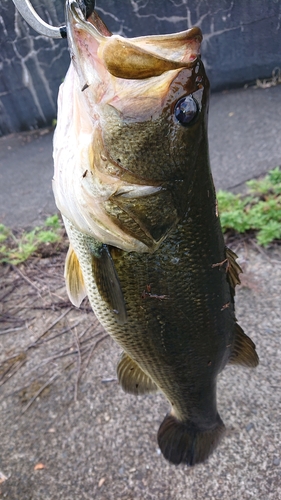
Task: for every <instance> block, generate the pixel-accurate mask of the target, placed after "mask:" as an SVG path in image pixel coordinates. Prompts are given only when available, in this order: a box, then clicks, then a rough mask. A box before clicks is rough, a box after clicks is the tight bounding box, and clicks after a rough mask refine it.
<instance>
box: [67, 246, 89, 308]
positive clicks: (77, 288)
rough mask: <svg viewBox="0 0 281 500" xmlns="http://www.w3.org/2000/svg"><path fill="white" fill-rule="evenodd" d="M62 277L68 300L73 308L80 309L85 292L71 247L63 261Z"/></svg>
mask: <svg viewBox="0 0 281 500" xmlns="http://www.w3.org/2000/svg"><path fill="white" fill-rule="evenodd" d="M64 277H65V284H66V291H67V294H68V297H69V300H70V301H71V302H72V304H73V305H74V306H76V307H80V305H81V302H82V300H83V299H84V298H85V297H86V295H87V291H86V287H85V283H84V278H83V274H82V271H81V267H80V264H79V261H78V257H77V255H76V253H75V252H74V250H73V248H72V246H71V245H70V246H69V249H68V252H67V255H66V259H65V266H64Z"/></svg>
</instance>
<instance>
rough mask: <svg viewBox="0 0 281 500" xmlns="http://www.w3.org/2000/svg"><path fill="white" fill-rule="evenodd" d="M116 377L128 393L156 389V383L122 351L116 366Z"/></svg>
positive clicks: (143, 392) (139, 392)
mask: <svg viewBox="0 0 281 500" xmlns="http://www.w3.org/2000/svg"><path fill="white" fill-rule="evenodd" d="M117 377H118V380H119V384H120V385H121V387H122V389H123V391H125V392H128V393H129V394H135V395H136V396H138V395H139V394H147V393H149V392H155V391H157V390H158V387H157V385H156V384H155V383H154V382H153V380H151V378H150V377H149V376H148V375H146V373H144V372H143V371H142V369H141V368H140V367H139V365H138V364H137V363H136V362H135V361H133V360H132V358H130V356H128V354H126V353H123V354H122V357H121V359H120V361H119V363H118V366H117Z"/></svg>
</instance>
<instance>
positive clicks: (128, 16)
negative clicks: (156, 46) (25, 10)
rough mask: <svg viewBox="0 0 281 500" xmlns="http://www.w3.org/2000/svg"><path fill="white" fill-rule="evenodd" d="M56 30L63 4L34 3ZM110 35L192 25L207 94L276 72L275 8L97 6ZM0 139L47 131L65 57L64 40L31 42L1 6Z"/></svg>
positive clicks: (176, 2) (252, 4)
mask: <svg viewBox="0 0 281 500" xmlns="http://www.w3.org/2000/svg"><path fill="white" fill-rule="evenodd" d="M32 4H33V6H34V8H35V9H36V10H37V12H38V14H39V15H40V16H41V17H42V18H43V19H44V20H45V21H47V22H49V23H50V24H54V25H59V24H62V23H63V21H64V0H44V1H43V0H41V1H40V0H32ZM97 10H98V11H99V12H100V14H101V15H102V17H103V19H104V20H105V22H106V23H107V25H108V27H109V28H110V29H111V31H113V32H114V33H119V34H122V35H125V36H128V37H130V36H138V35H145V34H155V33H172V32H176V31H181V30H185V29H187V28H189V27H191V26H193V25H197V26H200V28H201V29H202V31H203V35H204V41H203V45H202V54H203V60H204V63H205V66H206V69H207V72H208V76H209V78H210V81H211V86H212V90H221V89H225V88H230V87H234V86H242V85H243V84H244V83H246V82H250V81H254V80H255V79H256V78H266V77H270V76H271V73H272V71H273V69H274V68H275V67H276V66H279V67H281V55H280V54H281V36H280V35H281V27H280V25H281V0H161V2H160V0H134V1H133V0H97ZM0 43H1V47H0V71H1V74H0V99H1V101H0V135H3V134H7V133H9V132H13V131H18V130H23V129H32V128H37V127H40V126H45V125H48V124H50V123H51V121H52V119H53V118H54V117H55V116H56V97H57V92H58V87H59V85H60V83H61V81H62V79H63V77H64V75H65V73H66V70H67V67H68V64H69V56H68V50H67V43H66V41H65V40H50V39H46V38H44V37H42V36H40V35H38V34H36V33H35V32H34V31H33V29H32V28H30V27H29V26H27V24H26V23H25V21H24V20H23V19H22V18H21V16H20V15H19V14H18V13H16V12H15V8H14V5H13V3H12V0H1V5H0Z"/></svg>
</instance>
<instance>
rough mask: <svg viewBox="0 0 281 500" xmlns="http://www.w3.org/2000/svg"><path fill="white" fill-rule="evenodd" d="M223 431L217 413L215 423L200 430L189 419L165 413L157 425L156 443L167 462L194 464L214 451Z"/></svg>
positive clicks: (222, 425)
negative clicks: (184, 419) (160, 422)
mask: <svg viewBox="0 0 281 500" xmlns="http://www.w3.org/2000/svg"><path fill="white" fill-rule="evenodd" d="M224 431H225V426H224V424H223V422H222V420H221V418H220V416H219V414H217V421H216V423H215V425H214V426H213V427H212V428H210V429H207V430H201V429H200V428H199V427H197V426H196V425H195V424H193V423H192V422H190V421H187V422H180V421H179V420H177V419H176V418H175V417H174V416H173V415H167V416H166V417H165V418H164V420H163V422H162V424H161V425H160V427H159V431H158V436H157V437H158V445H159V448H160V450H161V451H162V453H163V455H164V457H165V458H166V460H169V462H171V463H173V464H175V465H178V464H180V463H181V462H183V463H186V464H188V465H195V464H198V463H200V462H204V460H206V459H207V458H208V456H209V455H210V454H211V453H212V452H213V451H214V449H215V448H216V447H217V445H218V443H219V441H220V440H221V438H222V436H223V434H224Z"/></svg>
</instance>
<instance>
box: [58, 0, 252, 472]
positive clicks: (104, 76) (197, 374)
mask: <svg viewBox="0 0 281 500" xmlns="http://www.w3.org/2000/svg"><path fill="white" fill-rule="evenodd" d="M80 4H81V2H80ZM66 12H67V36H68V40H69V47H70V52H71V58H72V61H71V65H70V68H69V71H68V73H67V75H66V78H65V81H64V83H63V84H62V85H61V88H60V93H59V110H58V122H57V128H56V132H55V138H54V163H55V173H54V181H53V188H54V194H55V199H56V203H57V206H58V208H59V209H60V211H61V213H62V215H63V219H64V223H65V227H66V230H67V233H68V236H69V240H70V249H69V252H68V255H67V259H66V266H65V278H66V285H67V290H68V294H69V297H70V299H71V301H72V302H73V303H74V304H75V305H76V306H79V305H80V303H81V301H82V300H83V298H84V297H85V296H86V295H88V297H89V300H90V303H91V306H92V308H93V310H94V312H95V314H96V316H97V317H98V319H99V321H100V322H101V323H102V325H103V326H104V327H105V329H106V330H107V331H108V332H109V333H110V335H111V336H112V337H113V338H114V340H116V342H117V343H118V344H119V345H120V346H121V347H122V348H123V350H124V352H123V354H122V356H121V359H120V361H119V364H118V367H117V374H118V379H119V382H120V384H121V386H122V388H123V389H124V390H125V391H126V392H129V393H132V394H145V393H149V392H154V391H157V390H160V391H162V392H163V393H164V395H165V396H166V398H167V399H168V401H169V402H170V404H171V411H170V413H169V414H168V415H167V416H166V417H165V418H164V420H163V422H162V424H161V426H160V428H159V431H158V444H159V447H160V449H161V451H162V453H163V455H164V457H165V458H166V459H167V460H169V461H170V462H172V463H174V464H179V463H181V462H184V463H186V464H189V465H194V464H196V463H199V462H202V461H204V460H205V459H206V458H207V457H208V456H209V455H210V453H211V452H212V451H213V450H214V449H215V447H216V446H217V444H218V442H219V441H220V439H221V437H222V435H223V433H224V429H225V427H224V424H223V422H222V420H221V418H220V416H219V414H218V411H217V403H216V380H217V376H218V374H219V373H220V372H221V371H222V370H223V368H224V367H225V365H226V364H227V363H236V364H241V365H245V366H250V367H254V366H256V365H257V364H258V356H257V354H256V351H255V345H254V344H253V342H252V341H251V340H250V339H249V337H247V336H246V334H245V333H244V332H243V330H242V328H241V327H240V326H239V325H238V324H237V322H236V318H235V313H234V288H235V286H236V284H237V283H239V273H240V271H241V269H240V267H239V265H238V264H237V263H236V257H237V256H236V255H235V254H234V253H233V252H232V251H231V250H229V249H227V248H226V247H225V243H224V239H223V235H222V231H221V227H220V221H219V216H218V211H217V202H216V194H215V189H214V184H213V180H212V175H211V172H210V166H209V156H208V138H207V113H208V94H209V82H208V78H207V76H206V73H205V70H204V67H203V64H202V61H201V59H200V43H201V40H202V34H201V31H200V29H199V28H196V27H195V28H192V29H189V30H187V31H184V32H181V33H177V34H172V35H160V36H145V37H137V38H131V39H125V38H123V37H121V36H117V35H112V34H111V33H110V32H109V30H108V29H107V27H106V26H105V25H104V23H103V21H102V20H101V19H100V17H99V16H98V14H97V13H96V12H95V11H93V12H91V14H90V15H89V17H88V19H86V17H85V15H84V14H83V12H82V11H81V10H80V9H79V7H78V5H77V3H75V2H73V1H71V0H69V1H68V2H67V8H66Z"/></svg>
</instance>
